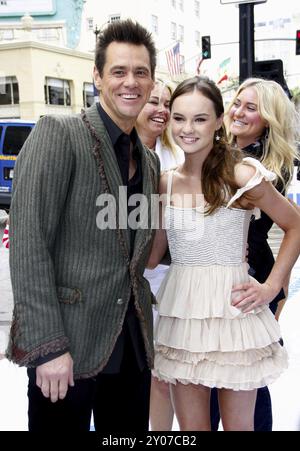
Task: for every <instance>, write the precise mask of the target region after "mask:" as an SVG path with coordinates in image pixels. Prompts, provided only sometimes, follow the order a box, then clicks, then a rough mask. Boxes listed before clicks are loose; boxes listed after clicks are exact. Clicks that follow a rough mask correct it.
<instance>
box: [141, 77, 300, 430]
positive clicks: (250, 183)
mask: <svg viewBox="0 0 300 451" xmlns="http://www.w3.org/2000/svg"><path fill="white" fill-rule="evenodd" d="M222 121H223V104H222V97H221V93H220V91H219V89H218V88H217V87H216V85H215V84H214V83H213V82H212V81H210V80H209V79H207V78H205V77H194V78H192V79H189V80H186V81H184V82H182V83H181V84H180V85H179V86H178V87H177V88H176V90H175V92H174V94H173V95H172V98H171V128H172V133H173V137H174V139H175V141H176V143H177V144H178V145H179V146H180V147H181V148H182V149H183V151H184V153H185V162H184V163H183V165H181V166H180V167H179V168H177V169H176V170H174V171H169V172H168V173H167V174H165V175H163V176H162V177H161V183H160V192H161V193H162V194H166V196H165V198H166V203H165V206H164V208H163V209H162V219H163V220H164V224H163V221H162V224H163V225H162V227H161V229H160V230H158V231H157V234H156V237H155V240H154V244H153V249H152V253H151V256H150V259H149V267H155V265H156V264H157V262H158V261H159V260H160V258H161V254H163V252H164V251H165V248H166V245H167V241H168V244H169V249H170V253H171V259H172V264H171V266H170V270H169V272H168V274H167V276H166V277H165V279H164V281H163V282H162V285H161V287H160V289H159V291H158V294H157V301H158V313H159V316H158V320H157V322H156V328H155V349H156V356H155V364H154V371H153V375H154V376H155V377H157V378H158V379H161V380H164V381H166V382H169V383H171V387H172V388H171V390H172V394H173V401H174V407H175V412H176V416H177V419H178V422H179V426H180V429H181V430H210V415H209V399H210V389H211V388H212V387H217V388H218V389H219V404H220V410H221V417H222V423H223V428H224V430H253V417H254V406H255V400H256V391H257V388H259V387H262V386H265V385H266V384H269V383H270V382H272V381H273V380H275V379H276V378H277V377H278V376H279V375H280V373H281V372H282V371H283V369H284V368H286V366H287V354H286V351H285V349H284V348H283V347H281V345H280V344H279V343H278V341H279V339H280V336H281V334H280V330H279V326H278V323H277V322H276V320H275V319H274V316H273V315H272V313H271V311H270V310H269V308H268V303H269V301H270V300H271V299H273V298H274V296H275V295H276V292H277V291H279V290H280V288H281V286H282V282H283V280H284V278H285V277H286V275H287V274H288V272H289V271H290V270H291V268H292V266H293V264H294V263H295V261H296V259H297V257H298V255H299V252H300V215H299V214H298V213H297V211H296V209H295V208H294V207H293V206H292V205H290V204H289V202H288V201H287V200H286V199H285V198H284V197H283V196H281V195H280V194H279V193H278V192H277V191H276V190H275V189H274V188H273V186H272V184H271V181H272V180H274V178H275V177H276V176H275V174H273V173H272V172H270V171H268V170H266V169H265V168H264V166H263V165H262V164H261V163H260V162H258V161H257V160H255V159H253V158H243V156H242V154H241V152H240V151H239V150H238V149H231V148H229V146H228V145H227V144H226V141H225V132H224V129H223V125H222ZM187 194H188V195H189V196H186V195H187ZM199 198H201V199H203V202H202V203H200V202H199ZM259 209H262V210H264V211H266V213H267V214H268V215H269V216H271V217H272V218H273V219H274V221H275V222H277V224H278V225H279V226H280V227H282V228H283V229H284V230H285V238H284V239H283V242H282V246H281V249H280V253H279V256H278V260H277V262H276V263H275V265H274V268H273V270H272V272H271V274H270V275H269V277H268V279H267V280H266V281H265V283H263V284H259V283H258V282H256V281H255V280H254V279H251V278H250V277H249V275H248V264H247V262H246V259H245V250H246V243H247V234H248V227H249V222H250V219H251V216H252V215H253V214H255V215H256V216H257V215H259Z"/></svg>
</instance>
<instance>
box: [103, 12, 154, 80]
mask: <svg viewBox="0 0 300 451" xmlns="http://www.w3.org/2000/svg"><path fill="white" fill-rule="evenodd" d="M112 42H124V43H128V44H133V45H144V46H145V47H146V49H147V50H148V53H149V57H150V66H151V77H152V79H154V73H155V67H156V49H155V45H154V42H153V39H152V36H151V33H150V32H149V31H147V30H146V28H144V27H142V26H141V25H140V24H139V23H137V22H133V21H132V20H131V19H127V20H117V21H115V22H112V23H110V24H109V25H108V27H107V28H105V30H103V31H102V32H101V33H100V34H99V38H98V41H97V46H96V55H95V65H96V67H97V70H98V72H99V74H100V77H102V75H103V68H104V64H105V61H106V49H107V47H108V46H109V44H111V43H112Z"/></svg>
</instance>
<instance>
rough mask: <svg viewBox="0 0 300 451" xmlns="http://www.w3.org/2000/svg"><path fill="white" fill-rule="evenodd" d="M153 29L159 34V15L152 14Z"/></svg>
mask: <svg viewBox="0 0 300 451" xmlns="http://www.w3.org/2000/svg"><path fill="white" fill-rule="evenodd" d="M151 31H152V33H155V34H158V17H157V16H154V15H153V14H152V16H151Z"/></svg>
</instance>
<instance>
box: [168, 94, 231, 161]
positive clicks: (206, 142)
mask: <svg viewBox="0 0 300 451" xmlns="http://www.w3.org/2000/svg"><path fill="white" fill-rule="evenodd" d="M222 121H223V115H222V116H221V117H219V118H217V117H216V113H215V109H214V104H213V102H212V101H211V100H210V99H208V98H207V97H205V96H204V95H203V94H201V93H200V92H199V91H197V90H195V91H193V92H190V93H187V94H183V95H181V96H179V97H177V98H176V99H175V100H174V102H173V105H172V112H171V129H172V135H173V138H174V140H175V142H176V144H178V146H180V147H181V148H182V150H183V151H184V152H185V153H186V154H194V153H197V152H204V153H205V154H206V155H205V156H207V155H208V154H209V152H210V150H211V149H212V147H213V141H214V135H215V132H216V130H218V129H219V128H220V127H221V125H222Z"/></svg>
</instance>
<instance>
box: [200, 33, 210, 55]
mask: <svg viewBox="0 0 300 451" xmlns="http://www.w3.org/2000/svg"><path fill="white" fill-rule="evenodd" d="M202 58H203V59H204V60H208V59H209V58H211V51H210V36H202Z"/></svg>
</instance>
